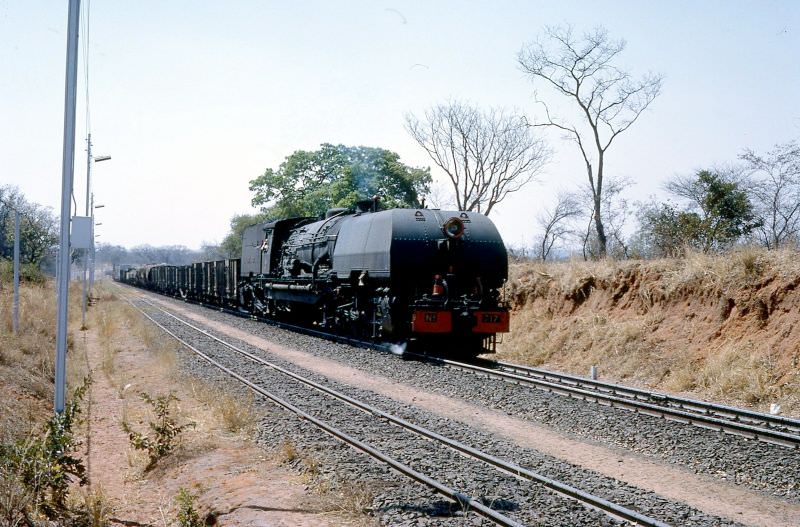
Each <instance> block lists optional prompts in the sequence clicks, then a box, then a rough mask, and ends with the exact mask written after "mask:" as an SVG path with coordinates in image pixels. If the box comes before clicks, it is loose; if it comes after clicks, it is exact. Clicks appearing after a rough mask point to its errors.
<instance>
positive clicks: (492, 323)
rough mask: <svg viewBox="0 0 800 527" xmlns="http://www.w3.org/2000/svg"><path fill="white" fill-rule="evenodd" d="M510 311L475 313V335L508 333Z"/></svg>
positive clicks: (473, 330) (473, 329)
mask: <svg viewBox="0 0 800 527" xmlns="http://www.w3.org/2000/svg"><path fill="white" fill-rule="evenodd" d="M508 330H509V321H508V311H478V312H477V313H475V326H473V328H472V332H473V333H507V332H508Z"/></svg>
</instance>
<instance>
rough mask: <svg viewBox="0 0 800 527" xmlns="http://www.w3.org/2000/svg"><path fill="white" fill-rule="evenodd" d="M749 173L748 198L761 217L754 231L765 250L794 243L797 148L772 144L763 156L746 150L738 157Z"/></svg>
mask: <svg viewBox="0 0 800 527" xmlns="http://www.w3.org/2000/svg"><path fill="white" fill-rule="evenodd" d="M739 159H741V160H743V161H744V162H745V163H746V165H747V168H748V169H749V170H750V172H751V178H752V179H751V182H750V185H749V190H750V195H751V198H752V201H753V204H754V205H755V208H756V213H757V214H758V216H759V217H760V218H761V225H760V226H759V227H758V228H757V229H756V232H757V233H758V238H759V241H760V242H761V243H762V244H763V245H764V246H765V247H766V248H767V249H777V248H779V247H782V246H784V245H786V244H787V243H788V242H790V241H793V240H794V241H796V240H797V236H798V232H800V146H798V144H797V143H796V142H790V143H787V144H784V145H775V147H774V148H773V149H772V150H771V151H769V152H767V154H766V155H763V156H762V155H758V154H756V153H755V152H753V151H752V150H749V149H748V150H745V152H744V154H742V155H740V156H739Z"/></svg>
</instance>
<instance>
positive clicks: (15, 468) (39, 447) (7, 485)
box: [0, 376, 92, 525]
mask: <svg viewBox="0 0 800 527" xmlns="http://www.w3.org/2000/svg"><path fill="white" fill-rule="evenodd" d="M91 382H92V379H91V376H87V377H86V378H85V379H84V381H83V384H82V385H81V386H79V387H78V388H77V389H76V390H75V392H74V394H73V396H72V399H71V400H70V402H69V404H68V405H67V406H66V408H65V409H64V411H63V412H62V413H60V414H56V415H54V416H53V417H52V418H51V419H50V420H49V421H48V422H47V426H46V427H45V430H44V431H43V432H42V433H40V434H38V435H37V434H32V435H31V436H30V437H28V438H26V439H24V440H20V441H16V442H14V443H11V444H4V445H0V479H2V489H3V492H4V494H3V496H0V502H2V503H3V505H0V515H3V516H5V518H3V519H4V520H5V521H6V522H7V523H8V524H11V525H13V524H15V521H14V517H15V516H16V517H19V516H23V517H24V518H25V520H24V522H25V523H26V524H31V516H36V515H38V514H43V515H44V516H45V517H47V518H49V519H51V520H56V519H63V518H65V517H66V516H68V515H69V514H70V512H71V511H69V510H68V507H67V505H66V499H67V495H68V493H69V485H70V483H71V482H72V481H76V480H77V482H78V483H79V485H81V486H82V485H85V484H86V483H87V482H88V480H87V476H86V467H85V466H84V465H83V462H82V461H81V460H80V459H79V458H77V457H75V453H76V450H77V448H78V446H80V442H79V441H78V440H77V439H76V438H75V436H74V432H73V425H75V424H76V423H77V422H79V420H78V417H79V414H80V405H81V402H82V401H83V398H84V396H85V395H86V391H87V390H88V388H89V385H90V384H91ZM20 486H21V488H20ZM7 498H8V499H10V501H7ZM6 503H9V505H8V506H6Z"/></svg>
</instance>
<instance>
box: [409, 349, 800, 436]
mask: <svg viewBox="0 0 800 527" xmlns="http://www.w3.org/2000/svg"><path fill="white" fill-rule="evenodd" d="M417 357H418V358H420V359H423V360H427V361H432V362H435V363H438V364H442V365H444V366H447V367H450V368H455V369H459V370H462V371H467V372H471V373H474V374H477V375H485V376H487V377H491V378H497V379H501V380H503V381H507V382H511V383H516V384H520V385H527V386H531V387H533V388H537V389H540V390H544V391H547V392H551V393H555V394H559V395H564V396H567V397H572V398H575V399H580V400H584V401H591V402H595V403H598V404H603V405H606V406H612V407H616V408H624V409H626V410H630V411H634V412H637V413H640V414H644V415H651V416H654V417H659V418H664V419H669V420H673V421H677V422H681V423H685V424H690V425H693V426H697V427H701V428H707V429H711V430H717V431H720V432H725V433H729V434H734V435H739V436H743V437H746V438H749V439H755V440H759V441H764V442H767V443H773V444H776V445H781V446H784V447H789V448H795V449H798V448H800V420H798V419H792V418H789V417H783V416H779V415H771V414H765V413H760V412H755V411H752V410H747V409H744V408H736V407H733V406H725V405H720V404H715V403H709V402H705V401H698V400H694V399H688V398H684V397H678V396H673V395H667V394H663V393H658V392H650V391H647V390H642V389H639V388H633V387H630V386H622V385H619V384H613V383H609V382H603V381H598V380H593V379H589V378H585V377H579V376H575V375H569V374H564V373H557V372H552V371H548V370H543V369H540V368H533V367H529V366H522V365H518V364H511V363H507V362H501V361H492V360H477V361H474V362H463V361H456V360H450V359H445V358H439V357H430V356H427V355H417Z"/></svg>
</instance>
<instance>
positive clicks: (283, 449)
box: [276, 438, 300, 463]
mask: <svg viewBox="0 0 800 527" xmlns="http://www.w3.org/2000/svg"><path fill="white" fill-rule="evenodd" d="M299 457H300V454H299V453H298V451H297V446H296V445H295V444H294V443H293V442H292V441H291V440H290V439H289V438H284V440H283V442H282V443H281V444H280V446H279V447H278V449H277V452H276V459H277V460H278V461H279V462H281V463H291V462H292V461H295V460H296V459H298V458H299Z"/></svg>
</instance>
